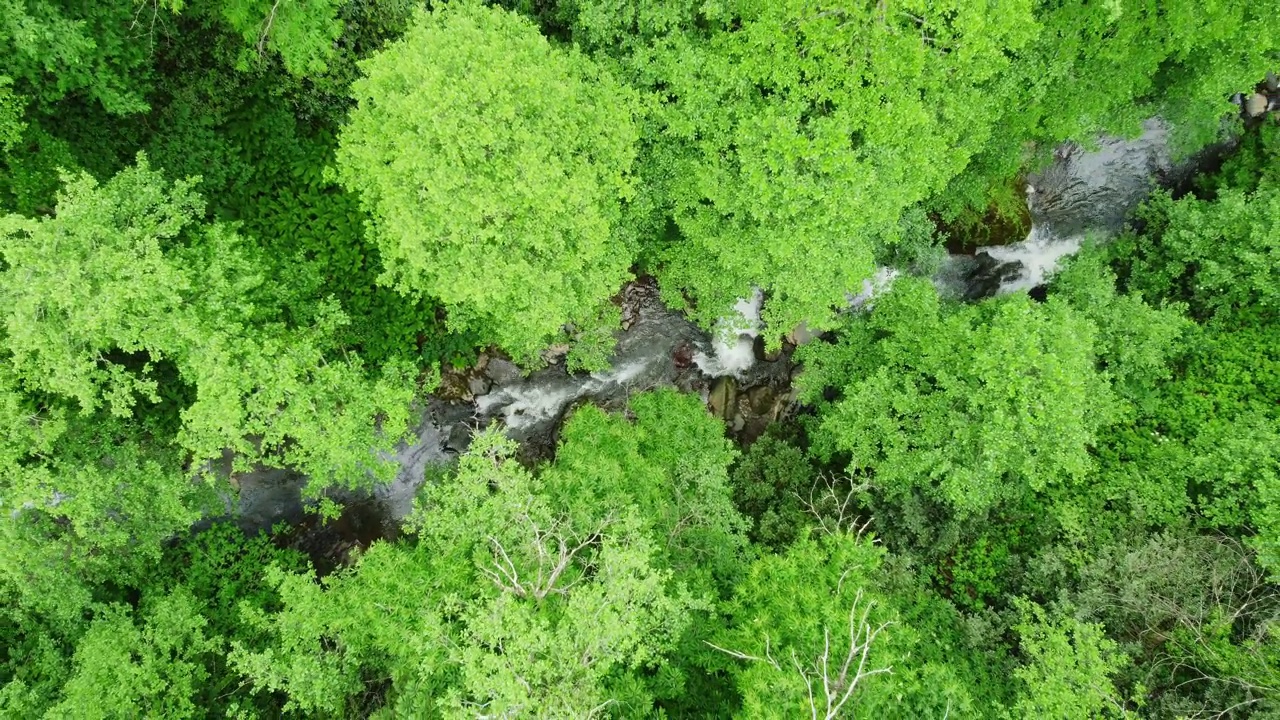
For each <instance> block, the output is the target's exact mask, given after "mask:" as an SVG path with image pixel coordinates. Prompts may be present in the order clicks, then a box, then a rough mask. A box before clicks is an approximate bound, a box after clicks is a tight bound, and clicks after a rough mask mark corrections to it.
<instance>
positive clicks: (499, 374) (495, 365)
mask: <svg viewBox="0 0 1280 720" xmlns="http://www.w3.org/2000/svg"><path fill="white" fill-rule="evenodd" d="M484 372H485V375H488V376H489V379H490V380H492V381H493V383H494V384H495V385H510V384H511V383H514V382H517V381H518V380H520V378H521V377H522V374H521V372H520V367H519V366H518V365H516V364H515V363H513V362H511V361H510V360H504V359H503V358H498V357H495V358H489V363H488V365H486V366H485V371H484Z"/></svg>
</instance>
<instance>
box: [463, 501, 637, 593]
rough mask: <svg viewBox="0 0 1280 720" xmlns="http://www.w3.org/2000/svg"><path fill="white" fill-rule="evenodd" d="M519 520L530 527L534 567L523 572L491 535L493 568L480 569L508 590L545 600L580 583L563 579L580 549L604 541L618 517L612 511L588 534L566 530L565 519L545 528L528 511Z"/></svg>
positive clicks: (520, 523) (528, 528)
mask: <svg viewBox="0 0 1280 720" xmlns="http://www.w3.org/2000/svg"><path fill="white" fill-rule="evenodd" d="M516 522H517V523H518V524H519V525H521V526H524V527H525V528H527V530H528V532H529V534H530V543H529V547H530V548H531V549H532V551H533V552H532V555H533V558H532V560H533V562H532V564H533V568H532V569H531V570H530V571H528V572H526V573H525V574H524V576H522V575H521V571H520V569H519V568H518V567H517V563H516V561H515V560H513V559H512V557H511V554H510V553H508V551H507V548H506V547H504V546H503V544H502V542H501V541H500V540H499V539H498V538H496V537H494V536H492V535H490V536H489V538H488V540H489V547H490V550H491V551H492V553H493V568H480V572H482V573H484V575H485V576H486V577H488V578H489V579H490V580H492V581H493V582H494V584H495V585H497V586H498V587H499V588H501V589H502V590H504V591H506V592H509V593H512V594H513V595H516V596H517V597H531V598H533V599H535V600H539V601H541V600H543V599H545V598H546V597H547V596H548V595H550V594H552V593H558V594H564V593H566V592H568V591H569V589H570V588H572V587H573V586H574V585H576V584H577V583H576V581H575V582H572V583H569V584H567V585H563V586H561V585H559V582H560V578H561V576H563V575H564V573H565V571H566V570H568V569H569V567H570V566H571V565H572V564H573V562H574V560H575V559H576V558H578V555H579V553H581V552H582V551H583V550H585V549H586V548H588V547H590V546H592V545H595V544H596V543H598V542H600V540H601V538H602V536H603V534H604V531H605V529H606V528H607V527H608V526H609V525H611V524H613V522H614V518H613V516H611V515H610V516H608V517H605V518H604V519H603V520H601V521H600V523H599V524H598V525H597V526H596V527H595V528H594V529H593V530H592V531H591V532H589V533H586V534H575V533H572V532H565V531H563V530H562V529H561V528H560V527H559V526H560V525H562V522H561V521H556V522H554V523H553V526H552V528H551V529H543V528H542V527H541V525H540V524H539V523H538V521H536V520H535V519H533V518H532V517H530V516H529V515H528V514H527V513H524V514H521V515H520V516H519V518H517V520H516Z"/></svg>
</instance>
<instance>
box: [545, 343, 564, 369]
mask: <svg viewBox="0 0 1280 720" xmlns="http://www.w3.org/2000/svg"><path fill="white" fill-rule="evenodd" d="M568 354H569V344H568V343H559V344H556V345H552V346H551V347H549V348H547V349H546V350H543V351H542V359H543V361H544V362H546V363H547V364H548V365H555V364H556V363H558V362H560V361H561V360H563V359H564V356H565V355H568Z"/></svg>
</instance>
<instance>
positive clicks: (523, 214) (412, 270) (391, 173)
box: [338, 2, 636, 359]
mask: <svg viewBox="0 0 1280 720" xmlns="http://www.w3.org/2000/svg"><path fill="white" fill-rule="evenodd" d="M362 67H363V70H364V72H365V75H366V77H364V78H363V79H361V80H360V81H358V82H357V83H356V84H355V86H354V87H353V92H354V93H355V97H356V100H357V101H358V102H359V106H358V107H357V109H356V110H355V111H354V112H353V113H352V115H351V119H350V122H349V123H348V124H347V125H346V127H345V128H344V129H343V132H342V137H341V144H340V147H339V149H338V169H339V173H338V176H339V178H340V179H341V181H342V182H343V184H344V185H346V187H348V188H350V189H351V190H353V191H358V192H359V193H360V197H361V200H362V203H363V205H364V207H365V209H366V210H367V211H368V213H369V215H370V216H371V218H372V220H371V223H372V232H373V236H374V238H375V240H376V242H377V244H378V247H379V249H380V251H381V253H382V261H383V265H384V268H385V272H384V274H383V280H384V281H385V282H387V283H391V284H394V286H395V287H396V288H397V289H398V290H400V291H401V292H404V293H409V294H426V295H429V296H432V297H435V298H438V299H439V300H441V301H442V302H444V303H445V305H446V306H447V307H448V309H449V312H450V322H451V324H452V325H453V326H454V327H456V328H475V329H479V330H481V331H482V332H483V333H484V334H485V335H486V336H487V337H488V338H490V339H492V340H493V341H495V342H497V343H498V344H499V345H501V346H502V347H504V348H506V349H507V350H509V351H510V352H512V353H514V354H516V355H518V356H519V357H521V358H524V359H528V358H531V357H533V356H534V355H535V354H536V352H537V351H538V350H540V349H541V348H542V347H544V346H545V345H547V344H548V343H549V342H550V341H551V340H552V339H554V338H555V337H556V336H557V335H558V334H559V333H560V330H561V327H562V326H563V325H564V324H565V323H570V322H572V323H579V324H586V323H588V322H589V321H591V320H592V319H593V318H594V317H595V316H596V314H597V313H598V310H599V306H600V305H601V304H602V303H603V302H605V301H606V300H607V298H609V297H610V296H612V295H613V294H614V293H616V292H617V291H618V289H619V288H620V286H621V284H622V282H623V281H624V280H625V279H626V278H627V277H628V269H629V268H630V266H631V261H632V255H633V250H632V248H631V247H630V246H629V245H628V244H627V243H625V242H623V240H622V238H621V236H620V235H619V233H618V228H617V225H618V222H619V219H620V217H621V202H622V201H623V200H625V199H626V198H628V197H630V195H631V194H632V182H631V180H630V179H629V169H630V166H631V163H632V159H633V157H634V154H635V147H634V145H635V142H636V129H635V124H634V122H633V121H632V110H631V108H632V102H633V101H632V98H631V95H630V94H629V93H628V92H627V91H626V90H624V89H623V87H622V86H620V85H619V84H618V83H617V82H616V81H615V80H613V79H612V78H611V77H609V75H608V74H607V73H605V72H604V71H603V70H601V69H600V68H598V67H596V66H595V65H594V64H593V63H592V62H591V61H590V60H588V59H587V58H585V57H583V56H582V55H580V54H579V53H577V52H576V51H573V50H567V49H564V48H561V47H556V46H553V45H552V44H550V43H549V42H548V41H547V40H546V38H543V37H542V36H540V35H539V34H538V31H537V29H536V28H535V27H534V26H533V25H532V24H531V23H530V22H529V21H528V20H525V19H522V18H520V17H519V16H517V15H515V14H513V13H510V12H507V11H504V10H500V9H493V8H486V7H483V6H481V5H480V4H479V3H469V2H463V3H453V4H450V5H449V6H447V7H444V8H442V9H437V10H435V11H433V12H431V13H420V14H419V15H418V17H417V19H416V21H415V22H414V23H413V26H412V27H411V28H410V29H409V31H408V32H407V33H406V34H405V36H404V37H403V38H402V39H401V40H399V41H397V42H396V43H394V44H392V45H390V46H389V47H387V48H386V49H385V50H383V51H382V52H380V53H378V54H376V55H375V56H374V57H371V58H370V59H369V60H367V61H365V62H364V63H363V65H362Z"/></svg>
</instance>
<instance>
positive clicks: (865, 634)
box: [707, 578, 893, 720]
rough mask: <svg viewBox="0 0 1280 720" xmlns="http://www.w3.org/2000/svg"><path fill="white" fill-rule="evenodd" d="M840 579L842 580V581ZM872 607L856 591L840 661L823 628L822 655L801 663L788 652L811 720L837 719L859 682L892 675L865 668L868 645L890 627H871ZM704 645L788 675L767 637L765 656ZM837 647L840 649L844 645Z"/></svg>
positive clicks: (886, 670) (885, 624)
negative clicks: (802, 687) (804, 696)
mask: <svg viewBox="0 0 1280 720" xmlns="http://www.w3.org/2000/svg"><path fill="white" fill-rule="evenodd" d="M841 580H842V581H843V578H841ZM874 605H875V603H874V602H872V601H867V602H865V603H864V602H863V597H862V591H861V590H858V592H857V594H856V595H855V596H854V598H853V603H852V604H851V605H850V606H849V644H848V647H847V648H845V649H843V652H844V657H843V658H841V657H840V653H841V651H842V647H837V648H835V653H836V655H835V656H834V657H833V656H832V647H831V630H830V628H827V627H825V626H824V627H823V628H822V652H821V653H820V654H819V655H818V656H817V657H816V658H814V659H813V660H812V661H811V662H810V663H808V664H805V663H802V662H801V661H800V657H799V655H797V654H796V651H795V650H792V651H791V653H790V655H791V665H790V670H794V671H795V673H796V674H797V675H798V676H799V677H800V681H801V682H802V683H804V688H805V694H806V697H807V700H808V705H809V711H810V716H811V717H812V718H813V719H814V720H817V719H818V718H823V719H824V720H835V718H838V717H840V713H841V711H842V710H844V708H845V706H846V705H848V703H849V700H850V699H851V698H852V697H853V694H854V692H855V691H856V690H857V689H858V685H859V683H861V682H862V681H863V680H866V679H867V678H869V677H871V676H873V675H880V674H884V673H891V672H893V669H892V667H891V666H886V667H882V668H875V669H869V668H868V667H867V663H868V660H869V658H870V655H871V646H872V645H873V644H874V643H875V640H876V638H877V637H879V635H880V633H882V632H884V630H885V629H886V628H888V627H889V626H890V625H892V624H893V623H891V622H883V623H880V624H879V625H876V626H872V624H871V622H870V616H871V608H872V607H873V606H874ZM707 645H710V646H711V647H712V648H714V649H716V650H718V651H720V652H722V653H725V654H726V655H729V656H730V657H734V658H737V659H739V660H746V661H748V662H763V663H767V664H768V665H769V666H771V667H772V668H773V669H774V670H777V671H778V672H784V673H785V672H788V670H787V669H785V668H784V667H783V665H782V663H780V662H778V660H777V659H776V658H774V657H773V649H772V648H771V647H770V640H769V636H768V635H767V634H766V635H765V638H764V657H757V656H755V655H749V654H747V653H743V652H739V651H737V650H729V649H726V648H722V647H720V646H718V645H715V644H713V643H710V642H707ZM840 645H841V646H842V645H843V643H841V644H840Z"/></svg>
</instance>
